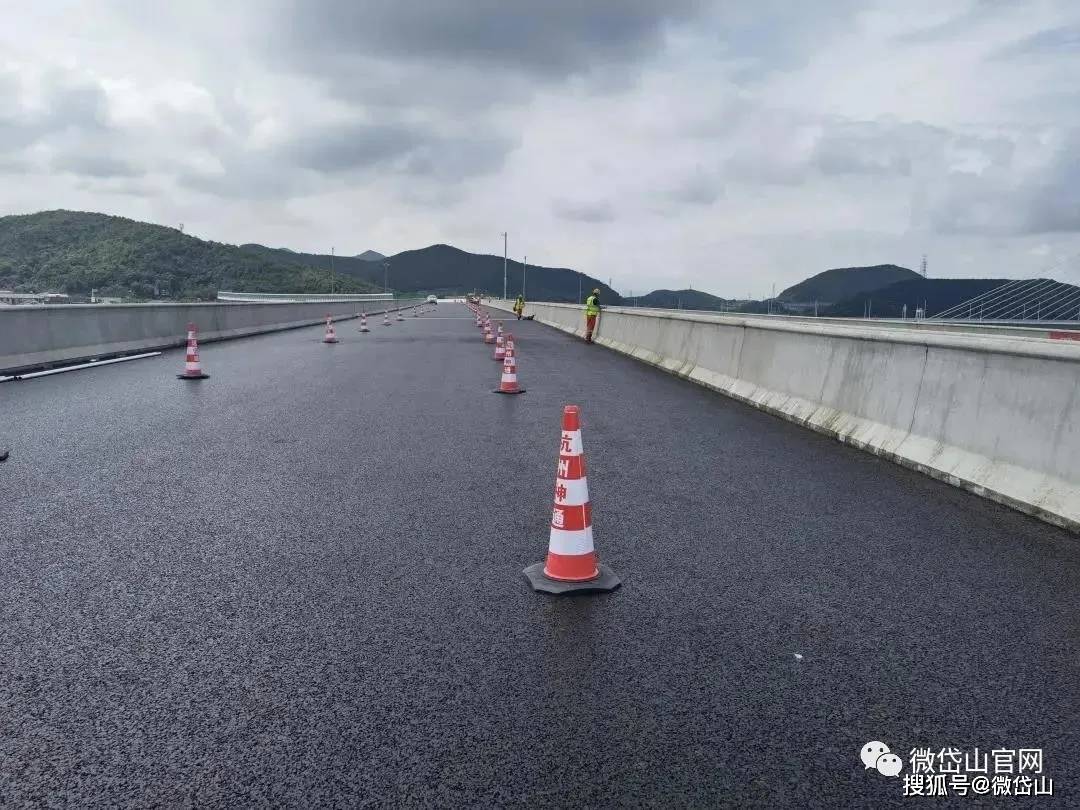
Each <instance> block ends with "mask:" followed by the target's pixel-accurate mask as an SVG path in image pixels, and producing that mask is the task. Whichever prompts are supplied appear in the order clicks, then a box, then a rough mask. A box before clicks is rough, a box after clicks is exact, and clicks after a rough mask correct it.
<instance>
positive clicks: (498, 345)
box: [491, 332, 506, 360]
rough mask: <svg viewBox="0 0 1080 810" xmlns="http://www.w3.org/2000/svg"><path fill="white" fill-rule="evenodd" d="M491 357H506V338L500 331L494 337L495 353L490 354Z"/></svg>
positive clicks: (498, 358) (497, 358)
mask: <svg viewBox="0 0 1080 810" xmlns="http://www.w3.org/2000/svg"><path fill="white" fill-rule="evenodd" d="M491 359H492V360H505V359H506V339H505V338H504V337H503V336H502V332H499V336H498V337H497V338H495V354H493V355H492V357H491Z"/></svg>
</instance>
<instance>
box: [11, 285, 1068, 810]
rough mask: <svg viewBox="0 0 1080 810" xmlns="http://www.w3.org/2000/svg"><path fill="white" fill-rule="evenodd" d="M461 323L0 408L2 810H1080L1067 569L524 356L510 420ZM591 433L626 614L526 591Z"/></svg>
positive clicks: (1009, 529)
mask: <svg viewBox="0 0 1080 810" xmlns="http://www.w3.org/2000/svg"><path fill="white" fill-rule="evenodd" d="M467 316H468V313H467V312H466V310H465V309H464V307H462V306H460V305H445V304H444V305H440V306H439V308H438V313H437V314H436V315H427V316H424V317H423V318H420V319H414V318H411V317H410V318H408V319H407V321H406V322H405V323H395V324H394V325H393V326H391V327H383V326H382V325H381V324H380V322H379V320H378V319H373V320H372V321H371V329H372V332H371V333H370V334H368V335H361V334H359V333H358V332H357V331H356V322H355V321H351V322H344V323H341V324H339V326H338V330H339V336H340V337H341V343H339V344H337V345H334V346H326V345H323V344H322V343H320V338H321V335H322V333H321V328H319V327H313V328H310V329H301V330H294V331H289V332H282V333H277V334H274V335H268V336H262V337H255V338H248V339H243V340H236V341H230V342H225V343H216V344H210V345H206V346H204V347H203V351H202V360H203V364H204V367H205V368H206V370H207V371H208V372H209V374H210V375H211V378H210V379H209V380H205V381H202V382H198V383H192V382H185V381H181V380H177V379H176V378H175V374H176V373H177V372H178V371H180V369H181V367H182V364H183V352H182V351H174V352H169V353H166V354H165V355H163V356H161V357H158V358H154V359H149V360H140V361H134V362H131V363H122V364H118V365H114V366H110V367H104V368H100V369H93V370H87V371H79V372H73V373H70V374H59V375H56V376H52V377H46V378H41V379H37V380H28V381H23V382H13V383H6V384H3V385H0V448H3V447H10V449H11V457H10V459H9V460H8V461H7V462H6V463H5V464H3V465H0V805H4V806H23V805H29V806H37V805H47V806H55V807H65V806H66V807H104V806H140V807H141V806H199V807H246V806H275V807H286V806H289V807H301V806H306V807H364V806H386V807H398V806H443V807H460V806H473V807H492V806H504V805H509V806H515V805H517V806H531V807H585V806H587V807H605V806H606V807H611V806H619V807H627V806H658V807H707V806H716V805H734V806H763V807H766V806H768V807H774V806H798V807H812V806H832V807H835V806H861V807H869V806H888V805H901V804H906V803H908V802H916V803H917V802H919V801H925V802H931V803H934V804H935V805H936V806H941V805H940V802H935V801H934V800H931V799H925V798H924V799H921V800H920V799H904V798H903V797H902V784H901V782H902V776H900V777H896V778H888V777H886V776H883V775H881V774H879V773H878V772H877V771H875V770H864V768H863V765H862V763H861V762H860V760H859V751H860V748H861V747H862V746H863V744H864V743H866V742H868V741H869V740H881V741H883V742H885V743H887V744H888V745H890V746H892V749H893V750H894V751H897V752H900V753H902V754H903V757H904V759H905V762H906V760H907V752H908V751H909V750H910V749H912V748H915V747H930V748H932V749H934V750H935V751H937V750H939V749H941V748H944V747H949V746H954V747H956V748H958V749H960V750H965V751H970V750H971V749H972V748H974V747H976V746H978V748H979V749H980V750H981V751H984V752H985V751H987V750H988V749H991V748H1012V749H1016V748H1041V749H1043V751H1044V773H1045V775H1047V776H1049V777H1052V778H1053V780H1054V793H1055V797H1054V801H1056V802H1057V803H1059V804H1061V805H1062V806H1065V805H1072V806H1077V805H1078V804H1080V764H1078V761H1080V607H1078V605H1080V539H1078V538H1076V537H1074V536H1072V535H1069V534H1068V533H1066V532H1064V531H1059V530H1057V529H1054V528H1052V527H1049V526H1046V525H1044V524H1041V523H1039V522H1037V521H1035V520H1033V519H1030V518H1027V517H1025V516H1023V515H1020V514H1018V513H1014V512H1012V511H1010V510H1008V509H1005V508H1003V507H1000V506H997V505H995V504H992V503H989V502H987V501H984V500H981V499H979V498H977V497H975V496H973V495H970V494H967V493H965V492H962V491H960V490H957V489H953V488H951V487H949V486H947V485H945V484H942V483H939V482H936V481H933V480H931V479H929V478H926V477H923V476H920V475H919V474H917V473H915V472H912V471H909V470H906V469H903V468H900V467H898V466H896V465H893V464H891V463H889V462H887V461H883V460H880V459H878V458H875V457H873V456H871V455H868V454H865V453H862V452H860V451H858V450H855V449H851V448H848V447H845V446H842V445H840V444H838V443H836V442H834V441H832V440H830V439H827V438H824V437H822V436H818V435H816V434H814V433H811V432H809V431H806V430H804V429H802V428H800V427H797V426H795V425H792V424H789V423H786V422H783V421H781V420H779V419H776V418H774V417H771V416H768V415H765V414H762V413H760V412H758V411H755V410H753V409H751V408H749V407H746V406H744V405H741V404H739V403H736V402H733V401H731V400H728V399H725V398H723V397H721V396H719V395H717V394H714V393H711V392H708V391H706V390H704V389H701V388H698V387H695V386H694V385H692V384H690V383H687V382H684V381H681V380H678V379H676V378H674V377H671V376H669V375H666V374H664V373H663V372H660V371H658V370H655V369H653V368H650V367H648V366H645V365H643V364H640V363H638V362H636V361H634V360H631V359H629V358H626V357H623V356H621V355H618V354H615V353H614V352H610V351H608V350H606V349H603V348H601V347H599V346H591V347H590V346H586V345H584V344H582V343H581V342H580V341H577V340H575V339H573V338H571V337H569V336H567V335H564V334H562V333H559V332H556V331H554V330H552V329H549V328H546V327H544V326H542V325H540V324H536V323H520V324H519V323H513V326H512V328H513V330H514V331H515V333H516V334H517V336H518V338H519V340H518V350H519V366H518V371H519V376H520V379H521V382H522V384H523V385H524V386H525V387H526V388H527V389H528V393H526V394H524V395H521V396H517V397H504V396H497V395H495V394H493V393H491V390H492V388H494V387H495V386H496V385H497V383H498V379H499V365H498V364H496V363H495V362H493V361H492V360H491V347H490V346H485V345H484V344H483V343H482V341H481V338H480V335H479V330H477V329H476V328H475V327H474V326H473V325H472V322H471V320H470V319H469V318H468V317H467ZM566 403H575V404H578V405H580V406H581V409H582V421H583V436H584V446H585V453H586V457H587V460H588V474H589V479H588V480H589V487H590V491H591V495H592V501H593V514H594V527H595V534H596V543H597V549H598V552H599V554H600V556H601V558H602V559H603V561H604V562H606V563H608V564H609V565H610V566H611V567H612V568H613V569H614V570H615V571H616V572H617V573H618V574H619V575H621V577H622V578H623V582H624V584H623V587H622V589H621V590H619V591H616V592H614V593H612V594H607V595H602V596H590V597H578V598H557V597H551V596H546V595H541V594H536V593H533V592H532V591H531V590H530V589H529V587H528V584H527V583H526V581H525V580H524V579H523V577H522V575H521V570H522V569H523V568H524V567H525V566H526V565H528V564H530V563H533V562H536V561H538V560H540V559H542V558H543V556H544V553H545V550H546V546H547V526H548V520H549V517H550V510H551V496H552V489H553V483H554V474H555V462H556V456H557V450H558V444H559V423H560V413H561V409H562V406H563V405H564V404H566ZM908 770H909V766H908V765H907V764H905V769H904V772H905V773H906V772H908ZM957 802H958V804H960V805H962V806H963V805H965V804H966V803H971V806H975V804H976V803H977V801H976V800H973V799H972V798H971V797H970V796H969V797H968V798H967V799H958V800H957ZM1020 803H1021V804H1026V802H1020ZM1009 806H1013V805H1012V804H1011V803H1010V804H1009Z"/></svg>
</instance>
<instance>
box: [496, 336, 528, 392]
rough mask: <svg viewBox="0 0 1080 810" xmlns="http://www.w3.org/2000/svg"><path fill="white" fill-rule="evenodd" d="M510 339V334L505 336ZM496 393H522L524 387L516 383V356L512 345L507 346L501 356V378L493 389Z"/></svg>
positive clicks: (511, 337) (511, 338)
mask: <svg viewBox="0 0 1080 810" xmlns="http://www.w3.org/2000/svg"><path fill="white" fill-rule="evenodd" d="M507 337H508V338H509V339H510V340H511V341H512V340H513V336H512V335H508V336H507ZM495 393H496V394H524V393H525V389H524V388H522V387H521V386H520V385H518V381H517V358H516V357H514V350H513V348H512V346H507V348H506V356H505V357H504V358H503V367H502V378H501V379H500V380H499V387H498V388H496V389H495Z"/></svg>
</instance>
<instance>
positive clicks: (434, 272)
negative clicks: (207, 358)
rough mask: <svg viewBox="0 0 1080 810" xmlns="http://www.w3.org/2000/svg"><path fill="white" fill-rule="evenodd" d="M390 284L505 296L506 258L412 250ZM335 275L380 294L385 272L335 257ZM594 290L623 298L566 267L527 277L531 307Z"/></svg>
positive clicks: (307, 259) (325, 263)
mask: <svg viewBox="0 0 1080 810" xmlns="http://www.w3.org/2000/svg"><path fill="white" fill-rule="evenodd" d="M243 249H244V250H246V251H249V252H250V253H252V254H253V255H256V256H260V257H264V258H268V259H273V258H280V257H286V256H287V257H289V258H290V259H291V260H293V261H297V262H302V263H304V264H307V265H309V266H311V267H322V268H326V267H329V266H330V256H328V255H323V254H312V253H293V252H291V251H287V250H283V249H281V248H268V247H264V246H262V245H244V246H243ZM386 262H388V263H389V274H388V283H389V286H390V289H392V290H397V291H399V292H408V293H424V294H432V293H434V294H438V295H463V294H465V293H470V292H480V293H487V294H490V295H502V290H503V258H502V256H490V255H484V254H477V253H467V252H466V251H464V250H459V249H458V248H455V247H451V246H450V245H431V246H430V247H426V248H421V249H419V250H407V251H405V252H403V253H398V254H397V255H395V256H390V257H389V258H388V259H386ZM334 269H335V270H337V271H338V272H339V273H346V274H348V275H350V276H352V277H354V278H357V279H360V280H362V281H365V282H370V283H373V284H375V285H376V286H378V287H379V288H380V289H381V288H382V284H383V274H384V272H385V268H384V266H383V262H381V261H366V260H364V259H362V258H359V257H354V256H351V257H341V256H335V257H334ZM594 287H598V288H599V289H600V295H601V300H603V301H604V302H605V303H608V304H616V303H619V302H620V301H622V298H621V297H620V296H619V294H618V293H616V292H615V291H614V290H613V289H611V288H610V287H609V286H608V285H606V284H604V283H603V282H601V281H599V280H598V279H595V278H592V277H591V276H587V275H585V274H584V273H579V272H577V271H576V270H569V269H566V268H560V267H538V266H535V265H531V264H530V265H529V266H528V268H527V269H526V271H525V297H526V298H528V299H529V300H531V301H565V302H575V301H577V300H578V294H579V291H580V294H581V300H584V297H585V296H587V295H588V294H589V293H590V292H591V291H592V290H593V288H594ZM519 292H521V262H515V261H510V262H508V263H507V294H508V295H509V296H510V297H511V298H514V297H515V296H517V294H518V293H519Z"/></svg>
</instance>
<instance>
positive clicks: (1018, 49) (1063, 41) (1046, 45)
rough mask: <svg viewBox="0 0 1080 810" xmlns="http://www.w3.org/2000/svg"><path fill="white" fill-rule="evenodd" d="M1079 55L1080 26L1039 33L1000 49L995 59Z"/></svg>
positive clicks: (1052, 29)
mask: <svg viewBox="0 0 1080 810" xmlns="http://www.w3.org/2000/svg"><path fill="white" fill-rule="evenodd" d="M1078 53H1080V26H1066V27H1062V28H1051V29H1048V30H1046V31H1040V32H1039V33H1037V34H1032V35H1031V36H1029V37H1025V38H1024V39H1022V40H1020V41H1019V42H1016V43H1014V44H1012V45H1009V46H1007V47H1005V48H1002V49H1000V50H999V51H997V53H995V54H994V58H997V59H1005V60H1009V59H1022V58H1024V57H1042V58H1045V57H1047V56H1058V55H1063V56H1071V57H1073V58H1075V57H1076V55H1077V54H1078Z"/></svg>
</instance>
